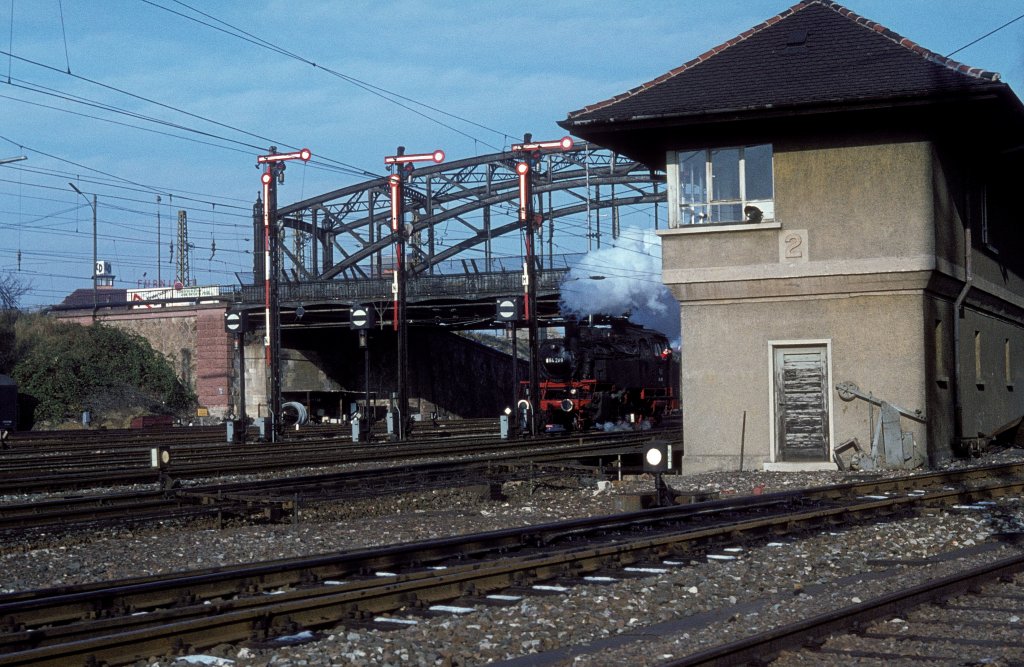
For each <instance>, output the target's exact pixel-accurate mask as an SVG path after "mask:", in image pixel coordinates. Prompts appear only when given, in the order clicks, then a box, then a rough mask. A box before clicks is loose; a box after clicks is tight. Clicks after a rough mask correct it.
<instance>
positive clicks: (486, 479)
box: [0, 433, 648, 533]
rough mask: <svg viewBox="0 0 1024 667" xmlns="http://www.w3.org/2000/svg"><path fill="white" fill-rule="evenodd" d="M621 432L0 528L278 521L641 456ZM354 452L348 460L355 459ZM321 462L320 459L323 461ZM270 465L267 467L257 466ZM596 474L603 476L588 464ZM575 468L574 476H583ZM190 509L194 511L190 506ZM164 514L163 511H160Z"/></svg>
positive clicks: (6, 520)
mask: <svg viewBox="0 0 1024 667" xmlns="http://www.w3.org/2000/svg"><path fill="white" fill-rule="evenodd" d="M616 435H617V436H618V437H613V438H609V439H607V440H598V441H596V442H591V441H585V440H584V439H579V440H578V441H573V440H569V441H559V442H555V443H550V442H549V443H538V442H537V441H526V440H524V441H521V443H519V447H511V448H509V447H507V446H506V447H505V449H504V450H501V451H499V450H495V451H492V452H481V449H480V444H479V443H461V444H458V445H457V446H455V447H451V446H447V447H445V448H444V449H443V450H440V451H439V450H438V449H437V448H436V447H435V448H433V449H430V450H425V449H423V448H422V446H416V445H414V446H407V450H406V451H405V453H404V454H403V453H402V452H393V455H394V458H397V459H401V460H409V459H412V458H414V457H413V456H412V455H411V452H415V453H417V454H418V455H419V456H420V457H421V458H427V457H431V458H436V457H437V456H439V455H444V456H451V455H453V453H461V454H462V455H463V458H461V459H459V460H456V461H450V460H446V461H431V462H421V463H405V464H403V465H401V466H386V467H380V468H372V469H361V470H353V471H343V472H338V473H326V474H320V475H306V476H301V477H286V478H283V479H271V480H260V481H249V482H235V483H228V484H217V485H203V486H196V487H187V488H179V489H174V490H160V491H142V492H135V493H115V494H97V495H90V496H77V497H72V498H61V499H57V500H44V501H38V502H28V503H11V504H3V505H0V532H6V533H9V532H11V531H15V530H24V529H29V528H42V527H52V526H60V527H62V528H66V529H71V528H80V527H82V525H93V524H97V523H102V522H110V521H111V520H114V519H116V520H118V521H119V522H137V521H139V520H144V519H153V518H167V519H172V518H179V517H187V516H189V515H191V514H197V515H210V514H216V513H217V512H218V511H222V512H224V513H225V514H237V515H247V514H252V513H254V512H260V513H263V515H264V516H267V517H268V518H273V517H274V516H275V513H276V512H284V511H286V510H290V511H296V510H297V507H296V505H297V504H298V503H299V502H307V501H309V502H323V501H327V500H334V499H338V498H352V497H370V496H378V495H393V494H397V493H403V492H408V491H412V490H419V489H423V488H438V487H460V486H471V485H477V484H488V483H496V482H498V483H500V482H503V481H510V480H511V479H533V478H541V477H551V476H554V475H564V474H567V473H566V472H565V469H564V467H562V468H560V467H559V466H560V465H561V466H564V463H565V462H566V461H575V460H577V459H580V458H594V457H602V456H607V457H618V456H621V455H623V454H627V455H628V454H632V453H639V451H640V448H641V446H642V444H643V443H645V442H647V440H648V437H647V436H639V437H638V436H636V435H633V434H630V436H631V437H626V438H624V437H622V436H623V435H624V434H621V433H620V434H616ZM359 451H360V456H361V457H362V458H361V460H362V461H363V462H367V461H378V460H381V455H380V452H379V451H378V450H375V449H373V448H365V447H364V448H361V449H360V450H359ZM355 458H356V457H354V456H353V457H350V459H349V461H348V462H355V461H354V459H355ZM318 461H319V463H323V461H322V459H320V460H318ZM517 463H518V464H519V465H529V466H530V468H529V470H528V472H527V473H521V474H518V475H517V474H510V473H508V472H506V471H502V470H498V469H497V467H498V466H500V465H505V466H514V465H516V464H517ZM254 465H255V466H256V468H257V469H259V470H264V469H265V468H266V466H265V464H261V463H259V462H256V463H254ZM589 470H590V471H591V474H600V472H599V471H598V470H597V469H596V468H594V467H591V468H589ZM579 472H580V470H579V469H576V470H572V471H571V472H570V473H568V474H574V475H577V474H579ZM197 504H202V505H206V506H207V508H206V509H205V510H204V511H200V510H197V509H195V506H196V505H197ZM189 506H192V507H193V509H189ZM161 513H162V514H161Z"/></svg>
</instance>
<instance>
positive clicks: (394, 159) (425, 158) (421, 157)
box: [384, 148, 444, 164]
mask: <svg viewBox="0 0 1024 667" xmlns="http://www.w3.org/2000/svg"><path fill="white" fill-rule="evenodd" d="M410 162H437V163H441V162H444V151H443V150H441V149H440V148H439V149H437V150H436V151H434V152H433V153H412V154H410V155H389V156H387V157H385V158H384V164H407V163H410Z"/></svg>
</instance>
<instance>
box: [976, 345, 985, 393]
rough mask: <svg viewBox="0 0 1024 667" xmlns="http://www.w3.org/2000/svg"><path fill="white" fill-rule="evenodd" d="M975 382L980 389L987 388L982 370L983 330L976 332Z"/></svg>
mask: <svg viewBox="0 0 1024 667" xmlns="http://www.w3.org/2000/svg"><path fill="white" fill-rule="evenodd" d="M974 384H976V385H977V386H978V389H984V388H985V380H984V376H983V375H982V370H981V332H980V331H975V332H974Z"/></svg>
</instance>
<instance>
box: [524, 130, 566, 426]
mask: <svg viewBox="0 0 1024 667" xmlns="http://www.w3.org/2000/svg"><path fill="white" fill-rule="evenodd" d="M570 148H572V137H562V138H561V139H557V140H554V141H534V140H533V135H532V134H529V133H527V134H525V135H523V143H521V144H512V152H513V153H518V154H519V156H518V157H519V161H518V162H517V163H516V174H518V175H519V222H520V224H522V226H523V231H524V233H525V236H524V244H525V246H526V257H525V258H524V261H523V318H524V319H525V320H526V321H527V324H528V326H529V331H530V396H529V401H530V433H531V434H532V435H537V406H538V405H540V383H539V380H538V367H537V366H538V360H537V356H538V341H537V339H538V330H537V252H536V250H535V248H534V242H535V241H534V234H535V232H536V229H537V227H539V226H540V225H541V224H542V223H543V219H542V218H541V216H540V215H539V214H535V213H534V210H533V176H534V169H535V168H536V167H537V166H538V165H539V164H540V158H541V155H542V154H543V153H545V152H547V153H550V152H554V151H567V150H569V149H570Z"/></svg>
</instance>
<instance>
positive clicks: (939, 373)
mask: <svg viewBox="0 0 1024 667" xmlns="http://www.w3.org/2000/svg"><path fill="white" fill-rule="evenodd" d="M945 350H946V335H945V333H944V332H943V330H942V320H935V381H936V382H937V383H938V384H939V386H941V387H946V386H948V385H949V376H948V375H946V354H945Z"/></svg>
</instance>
